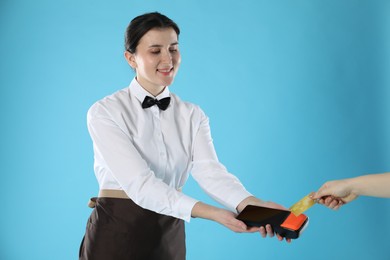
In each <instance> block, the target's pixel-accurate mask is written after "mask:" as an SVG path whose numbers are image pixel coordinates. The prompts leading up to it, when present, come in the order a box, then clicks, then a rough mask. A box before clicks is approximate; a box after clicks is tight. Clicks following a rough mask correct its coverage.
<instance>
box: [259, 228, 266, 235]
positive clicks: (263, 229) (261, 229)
mask: <svg viewBox="0 0 390 260" xmlns="http://www.w3.org/2000/svg"><path fill="white" fill-rule="evenodd" d="M259 232H260V235H261V236H262V237H266V236H267V232H266V231H265V228H264V227H260V230H259Z"/></svg>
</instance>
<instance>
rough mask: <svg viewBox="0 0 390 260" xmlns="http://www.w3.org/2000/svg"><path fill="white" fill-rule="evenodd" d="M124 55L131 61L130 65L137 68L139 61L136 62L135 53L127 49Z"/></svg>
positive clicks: (128, 61)
mask: <svg viewBox="0 0 390 260" xmlns="http://www.w3.org/2000/svg"><path fill="white" fill-rule="evenodd" d="M124 56H125V59H126V61H127V63H129V65H130V67H132V68H133V69H136V68H137V63H136V62H135V57H134V54H133V53H130V52H129V51H125V53H124Z"/></svg>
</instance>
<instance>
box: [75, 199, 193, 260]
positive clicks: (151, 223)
mask: <svg viewBox="0 0 390 260" xmlns="http://www.w3.org/2000/svg"><path fill="white" fill-rule="evenodd" d="M94 202H95V204H94V205H93V206H94V209H93V211H92V213H91V216H90V217H89V219H88V222H87V228H86V232H85V235H84V238H83V240H82V242H81V246H80V252H79V259H80V260H157V259H158V260H184V259H185V254H186V247H185V231H184V221H183V220H180V219H177V218H174V217H170V216H166V215H161V214H158V213H155V212H153V211H150V210H147V209H143V208H141V207H140V206H138V205H137V204H135V203H134V202H133V201H132V200H131V199H124V198H105V197H99V198H97V199H96V200H95V201H94Z"/></svg>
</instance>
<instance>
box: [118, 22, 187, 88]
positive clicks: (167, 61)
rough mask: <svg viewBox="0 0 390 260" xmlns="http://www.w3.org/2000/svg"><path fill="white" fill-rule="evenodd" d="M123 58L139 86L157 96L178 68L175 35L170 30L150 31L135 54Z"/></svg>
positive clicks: (177, 45) (177, 47) (170, 80)
mask: <svg viewBox="0 0 390 260" xmlns="http://www.w3.org/2000/svg"><path fill="white" fill-rule="evenodd" d="M125 56H126V59H127V61H128V62H129V64H130V66H131V67H133V68H134V69H135V70H136V74H137V81H138V82H139V83H140V85H141V86H142V87H144V88H145V89H146V90H148V91H149V92H150V93H151V94H153V95H158V94H159V93H160V92H162V91H163V89H164V87H165V86H169V85H171V84H172V82H173V80H174V78H175V75H176V73H177V71H178V69H179V66H180V61H181V56H180V52H179V43H178V40H177V34H176V32H175V30H174V29H172V28H165V29H152V30H150V31H148V32H147V33H146V34H145V35H144V36H143V37H142V38H141V39H140V41H139V43H138V46H137V48H136V51H135V53H134V54H131V53H129V52H126V53H125Z"/></svg>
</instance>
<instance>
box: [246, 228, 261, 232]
mask: <svg viewBox="0 0 390 260" xmlns="http://www.w3.org/2000/svg"><path fill="white" fill-rule="evenodd" d="M259 231H260V228H259V227H249V228H247V230H246V232H248V233H255V232H259Z"/></svg>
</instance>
